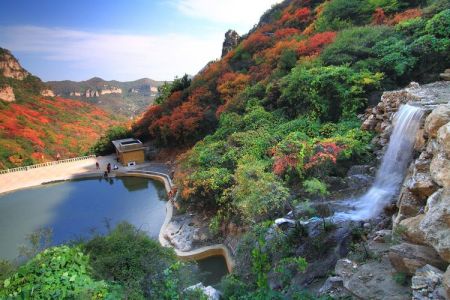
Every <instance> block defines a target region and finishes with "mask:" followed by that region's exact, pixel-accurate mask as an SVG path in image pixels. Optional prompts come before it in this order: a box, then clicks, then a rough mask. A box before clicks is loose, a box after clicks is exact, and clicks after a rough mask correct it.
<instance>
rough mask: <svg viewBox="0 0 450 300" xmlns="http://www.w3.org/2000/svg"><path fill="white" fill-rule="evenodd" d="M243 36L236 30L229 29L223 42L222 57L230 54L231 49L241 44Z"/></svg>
mask: <svg viewBox="0 0 450 300" xmlns="http://www.w3.org/2000/svg"><path fill="white" fill-rule="evenodd" d="M240 38H241V37H240V36H239V34H238V33H237V32H236V31H234V30H231V29H230V30H228V31H227V32H226V33H225V41H224V42H223V46H222V57H224V56H225V55H227V54H228V52H230V51H231V50H233V49H234V48H236V46H237V45H238V44H239V39H240Z"/></svg>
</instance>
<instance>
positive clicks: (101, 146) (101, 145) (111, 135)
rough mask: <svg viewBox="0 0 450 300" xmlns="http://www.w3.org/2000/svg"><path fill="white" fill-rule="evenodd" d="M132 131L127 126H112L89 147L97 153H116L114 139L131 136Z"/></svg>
mask: <svg viewBox="0 0 450 300" xmlns="http://www.w3.org/2000/svg"><path fill="white" fill-rule="evenodd" d="M130 136H131V132H130V130H129V129H128V128H126V127H125V126H120V125H118V126H112V127H110V128H109V129H108V130H107V131H106V133H104V134H103V135H102V136H101V137H100V138H99V139H98V140H97V142H96V143H95V144H94V145H93V146H92V147H91V149H89V152H91V153H95V154H96V155H108V154H111V153H114V151H115V150H114V145H113V144H112V141H114V140H120V139H124V138H129V137H130Z"/></svg>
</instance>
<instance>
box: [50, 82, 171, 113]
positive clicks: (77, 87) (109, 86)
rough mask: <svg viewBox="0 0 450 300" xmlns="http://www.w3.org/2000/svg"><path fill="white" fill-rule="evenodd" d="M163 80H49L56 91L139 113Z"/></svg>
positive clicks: (156, 92)
mask: <svg viewBox="0 0 450 300" xmlns="http://www.w3.org/2000/svg"><path fill="white" fill-rule="evenodd" d="M163 83H164V82H162V81H156V80H152V79H149V78H142V79H139V80H135V81H127V82H120V81H116V80H111V81H106V80H103V79H101V78H98V77H93V78H91V79H89V80H86V81H80V82H77V81H70V80H64V81H49V82H47V83H46V84H48V85H49V86H50V87H51V88H52V90H53V91H54V92H55V94H56V95H58V96H61V97H64V98H68V99H75V100H81V101H84V102H87V103H92V104H94V105H96V106H98V107H101V108H102V109H105V110H108V111H110V112H114V113H118V114H121V115H125V116H130V117H133V116H136V115H138V114H140V113H142V112H143V111H144V110H145V109H146V108H147V107H148V106H149V105H150V104H151V103H152V102H153V100H154V99H155V97H156V96H157V95H158V87H159V86H160V85H162V84H163Z"/></svg>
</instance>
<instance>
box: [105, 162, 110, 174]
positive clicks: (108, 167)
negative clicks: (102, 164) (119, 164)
mask: <svg viewBox="0 0 450 300" xmlns="http://www.w3.org/2000/svg"><path fill="white" fill-rule="evenodd" d="M106 170H107V171H108V173H111V164H110V163H108V165H107V166H106Z"/></svg>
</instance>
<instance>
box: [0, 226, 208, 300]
mask: <svg viewBox="0 0 450 300" xmlns="http://www.w3.org/2000/svg"><path fill="white" fill-rule="evenodd" d="M44 236H45V234H44ZM30 238H31V239H32V240H31V242H32V247H31V248H30V249H34V250H35V249H36V246H37V245H39V244H40V240H41V239H42V238H43V236H42V232H37V233H35V234H32V235H31V236H30ZM28 253H31V252H28ZM192 271H193V269H192V267H191V266H190V265H189V264H184V263H181V262H178V261H177V260H176V256H175V253H174V251H173V250H172V249H171V248H165V247H162V246H160V245H159V243H158V242H157V241H154V240H152V239H150V238H149V237H148V236H147V235H146V234H145V233H144V232H142V231H140V230H138V229H136V228H135V227H133V226H132V225H130V224H128V223H121V224H119V225H117V227H116V228H115V229H114V230H112V231H111V232H110V233H109V234H108V235H106V236H96V237H94V238H93V239H91V240H89V241H86V242H81V243H79V244H78V245H74V246H59V247H52V248H47V249H45V250H42V251H41V252H37V254H35V256H33V257H31V259H30V260H29V261H28V262H26V263H25V264H23V265H21V266H19V267H18V268H17V269H16V267H15V266H14V265H13V264H12V263H10V262H7V261H0V298H1V299H18V298H19V299H158V300H159V299H162V300H177V299H204V295H203V293H202V292H201V291H196V290H194V291H185V289H186V287H188V286H190V285H192V284H194V283H197V281H195V280H196V277H195V276H194V275H193V273H192Z"/></svg>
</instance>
